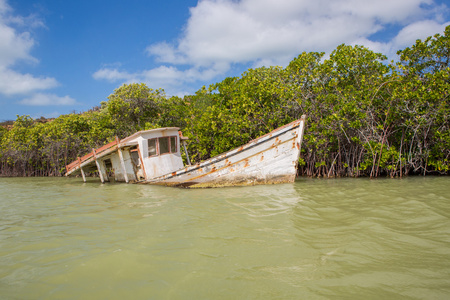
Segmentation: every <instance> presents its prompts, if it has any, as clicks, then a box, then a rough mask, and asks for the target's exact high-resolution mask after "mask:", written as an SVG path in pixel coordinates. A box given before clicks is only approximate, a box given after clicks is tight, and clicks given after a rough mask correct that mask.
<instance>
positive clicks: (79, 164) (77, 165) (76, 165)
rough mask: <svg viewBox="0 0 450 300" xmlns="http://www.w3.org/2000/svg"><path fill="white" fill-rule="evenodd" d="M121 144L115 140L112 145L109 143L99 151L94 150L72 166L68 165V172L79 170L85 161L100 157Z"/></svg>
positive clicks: (75, 161) (78, 158) (78, 159)
mask: <svg viewBox="0 0 450 300" xmlns="http://www.w3.org/2000/svg"><path fill="white" fill-rule="evenodd" d="M118 143H119V139H117V138H116V139H115V140H114V141H112V142H111V143H108V144H106V145H104V146H102V147H100V148H98V149H92V152H90V153H88V154H86V155H84V156H82V157H77V159H76V160H74V161H73V162H71V163H70V164H68V165H67V166H66V172H67V173H69V172H70V171H72V170H74V169H76V168H78V167H79V166H81V164H82V163H84V162H85V161H87V160H89V159H91V158H93V157H94V155H95V156H97V155H100V154H101V153H102V152H104V151H106V150H108V149H110V148H112V147H114V146H116V145H117V144H118Z"/></svg>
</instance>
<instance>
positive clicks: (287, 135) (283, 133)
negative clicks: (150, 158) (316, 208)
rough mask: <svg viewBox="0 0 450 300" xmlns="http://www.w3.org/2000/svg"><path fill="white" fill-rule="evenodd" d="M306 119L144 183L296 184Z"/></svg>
mask: <svg viewBox="0 0 450 300" xmlns="http://www.w3.org/2000/svg"><path fill="white" fill-rule="evenodd" d="M304 123H305V118H304V117H302V119H300V120H297V121H294V122H292V123H290V124H287V125H285V126H283V127H280V128H278V129H276V130H274V131H272V132H270V133H268V134H266V135H264V136H262V137H259V138H257V139H255V140H253V141H251V142H249V143H248V144H245V145H243V146H241V147H239V148H236V149H234V150H231V151H228V152H226V153H223V154H221V155H218V156H216V157H214V158H211V159H208V160H206V161H204V162H201V163H199V164H196V165H192V166H188V167H186V168H183V169H180V170H178V171H175V172H172V173H170V174H166V175H163V176H159V177H156V178H152V179H150V180H146V181H143V182H141V183H148V184H157V185H165V186H177V187H189V188H206V187H225V186H243V185H257V184H276V183H288V182H294V180H295V177H296V174H297V166H298V160H299V156H300V146H301V141H302V137H303V130H304Z"/></svg>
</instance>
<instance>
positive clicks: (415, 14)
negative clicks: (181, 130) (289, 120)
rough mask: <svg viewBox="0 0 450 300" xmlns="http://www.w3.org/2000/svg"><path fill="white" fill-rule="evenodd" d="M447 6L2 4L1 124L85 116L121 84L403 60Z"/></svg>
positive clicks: (443, 19) (190, 84) (437, 2)
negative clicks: (333, 62) (348, 52)
mask: <svg viewBox="0 0 450 300" xmlns="http://www.w3.org/2000/svg"><path fill="white" fill-rule="evenodd" d="M447 25H450V5H449V4H448V2H447V1H444V0H377V1H373V0H314V1H313V0H201V1H197V0H195V1H194V0H165V1H164V0H153V1H144V0H128V1H125V0H109V1H100V0H77V1H58V0H0V121H4V120H14V119H15V118H16V115H30V116H32V117H33V118H39V117H40V116H45V117H57V116H59V115H61V114H66V113H70V112H73V111H76V112H80V111H87V110H89V109H90V108H92V107H94V106H97V105H99V104H100V102H101V101H105V100H106V98H107V97H108V95H110V94H111V93H113V91H114V89H116V88H118V87H119V86H121V85H122V84H123V83H131V82H144V83H146V84H147V85H148V86H149V87H150V88H154V89H157V88H163V89H164V90H165V91H166V94H167V95H168V96H170V95H178V96H182V95H186V94H193V93H195V92H196V91H197V90H199V89H200V88H201V87H202V86H203V85H206V86H208V85H209V84H211V83H215V82H220V81H222V80H223V79H224V78H226V77H228V76H239V75H240V74H241V73H242V72H243V71H245V70H246V69H248V68H254V67H260V66H270V65H281V66H286V65H287V64H288V63H289V61H291V60H292V59H293V58H295V57H296V56H298V55H299V54H300V53H302V52H303V51H307V52H308V51H325V52H326V53H330V52H331V51H332V50H334V49H335V48H336V46H338V45H339V44H342V43H346V44H351V45H354V44H359V45H365V46H367V47H369V48H370V49H372V50H374V51H377V52H381V53H384V54H386V55H388V56H389V57H390V58H391V59H395V58H396V56H395V52H396V51H397V50H399V49H403V48H405V47H408V46H411V45H412V44H414V42H415V40H416V39H418V38H420V39H423V38H426V37H428V36H430V35H434V34H435V33H442V32H443V30H444V28H445V26H447Z"/></svg>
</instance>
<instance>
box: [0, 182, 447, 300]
mask: <svg viewBox="0 0 450 300" xmlns="http://www.w3.org/2000/svg"><path fill="white" fill-rule="evenodd" d="M0 298H1V299H383V298H385V299H449V298H450V178H448V177H425V178H424V177H410V178H405V179H377V180H370V179H365V178H364V179H332V180H319V179H303V178H301V179H298V180H297V182H296V183H295V184H283V185H270V186H256V187H238V188H221V189H204V190H185V189H176V188H168V187H159V186H149V185H133V184H128V185H127V184H103V185H102V184H100V183H99V180H98V179H89V181H88V182H87V183H83V182H82V181H81V180H80V179H77V178H1V179H0Z"/></svg>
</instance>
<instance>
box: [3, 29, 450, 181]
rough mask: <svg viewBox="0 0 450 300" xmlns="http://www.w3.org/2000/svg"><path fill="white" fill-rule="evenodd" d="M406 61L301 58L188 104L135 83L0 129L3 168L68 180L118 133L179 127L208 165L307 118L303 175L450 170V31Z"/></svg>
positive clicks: (358, 51) (375, 56) (365, 56)
mask: <svg viewBox="0 0 450 300" xmlns="http://www.w3.org/2000/svg"><path fill="white" fill-rule="evenodd" d="M397 54H398V55H399V59H398V62H390V63H389V62H387V61H386V57H385V56H384V55H382V54H380V53H374V52H372V51H370V50H368V49H367V48H364V47H361V46H348V45H340V46H338V47H337V48H336V49H335V50H334V51H333V52H332V53H331V55H330V56H329V57H328V58H326V59H325V56H324V53H317V52H311V53H302V54H300V55H299V56H298V57H297V58H295V59H294V60H292V61H291V63H290V64H289V65H288V66H287V67H286V68H281V67H268V68H267V67H262V68H257V69H249V70H248V71H246V72H245V73H243V74H242V75H241V76H240V77H233V78H226V79H225V80H223V81H222V82H220V83H217V84H214V85H211V86H210V87H208V88H207V87H203V88H202V89H201V90H199V91H197V92H196V93H195V95H190V96H185V97H184V98H179V97H170V98H169V97H166V96H165V94H164V91H163V90H160V89H158V90H153V89H150V88H148V87H147V86H146V85H145V84H129V85H123V86H121V87H120V88H118V89H117V90H115V91H114V93H113V94H112V95H110V96H109V97H108V101H105V102H102V103H101V106H100V107H97V108H94V109H92V110H91V111H88V112H84V113H79V114H69V115H62V116H60V117H58V118H56V119H55V120H52V121H51V122H37V121H36V120H33V119H31V118H30V117H28V116H18V117H17V120H15V122H14V123H13V125H12V126H10V128H9V129H6V128H4V127H0V167H1V171H0V173H1V175H3V176H34V175H50V176H59V175H62V174H63V173H64V170H65V169H64V166H65V165H66V164H67V163H69V162H71V161H72V160H74V159H75V158H76V157H77V156H80V155H83V154H85V153H86V152H89V151H91V149H92V148H95V147H98V146H100V145H103V144H104V143H106V142H108V141H111V140H113V139H114V137H115V136H118V137H119V138H123V137H125V136H127V135H129V134H131V133H133V132H135V131H137V130H143V129H150V128H156V127H168V126H177V127H181V128H182V130H183V134H184V135H186V136H188V137H189V138H190V140H189V149H188V150H189V152H190V154H191V155H192V157H191V159H192V160H194V161H200V160H203V159H206V158H208V157H210V156H214V155H216V154H218V153H221V152H223V151H226V150H229V149H231V148H234V147H237V146H239V145H241V144H243V143H245V142H248V141H249V140H251V139H253V138H256V137H258V136H260V135H262V134H264V133H267V132H269V131H271V130H273V129H275V128H277V127H278V126H281V125H283V124H286V123H288V122H290V121H292V120H294V119H297V118H299V117H300V116H301V115H303V114H305V115H307V127H306V131H305V136H304V141H303V145H302V155H301V159H300V161H299V173H300V174H301V175H308V176H328V177H330V176H370V177H377V176H392V177H394V176H404V175H407V174H449V173H450V162H449V159H450V129H449V125H450V122H449V118H450V99H449V93H450V26H448V27H447V28H446V29H445V32H444V34H443V35H440V34H436V35H435V36H433V37H429V38H427V39H425V40H423V41H422V40H417V42H416V43H415V44H414V45H412V46H411V47H408V48H406V49H404V50H401V51H398V53H397ZM41 121H42V120H41Z"/></svg>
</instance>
